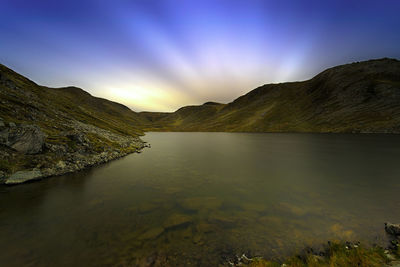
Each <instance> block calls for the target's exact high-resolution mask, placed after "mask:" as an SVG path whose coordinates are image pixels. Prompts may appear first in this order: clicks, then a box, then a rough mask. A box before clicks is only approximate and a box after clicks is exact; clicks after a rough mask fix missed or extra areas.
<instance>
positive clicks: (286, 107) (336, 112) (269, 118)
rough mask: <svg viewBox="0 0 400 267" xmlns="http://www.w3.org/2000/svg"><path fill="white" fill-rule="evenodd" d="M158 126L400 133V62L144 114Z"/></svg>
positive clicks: (347, 68)
mask: <svg viewBox="0 0 400 267" xmlns="http://www.w3.org/2000/svg"><path fill="white" fill-rule="evenodd" d="M140 114H141V116H142V117H144V118H147V119H149V118H151V121H152V126H151V127H148V128H147V130H153V131H229V132H241V131H243V132H396V133H397V132H400V62H399V61H398V60H395V59H386V58H385V59H379V60H370V61H365V62H359V63H352V64H347V65H342V66H337V67H334V68H330V69H327V70H325V71H324V72H322V73H320V74H318V75H317V76H315V77H314V78H312V79H311V80H308V81H303V82H291V83H280V84H267V85H263V86H261V87H258V88H256V89H254V90H252V91H251V92H249V93H247V94H246V95H243V96H241V97H239V98H237V99H235V100H234V101H233V102H231V103H229V104H226V105H224V104H212V105H208V104H207V103H206V104H203V105H201V106H187V107H183V108H180V109H179V110H177V111H176V112H173V113H148V112H147V113H140Z"/></svg>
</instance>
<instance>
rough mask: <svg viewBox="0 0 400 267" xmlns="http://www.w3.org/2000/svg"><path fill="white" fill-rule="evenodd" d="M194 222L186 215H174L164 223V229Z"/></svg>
mask: <svg viewBox="0 0 400 267" xmlns="http://www.w3.org/2000/svg"><path fill="white" fill-rule="evenodd" d="M191 222H192V218H191V217H190V216H187V215H184V214H173V215H171V216H170V217H168V219H167V220H166V221H165V222H164V223H163V226H164V228H166V229H167V228H173V227H178V226H183V225H186V224H189V223H191Z"/></svg>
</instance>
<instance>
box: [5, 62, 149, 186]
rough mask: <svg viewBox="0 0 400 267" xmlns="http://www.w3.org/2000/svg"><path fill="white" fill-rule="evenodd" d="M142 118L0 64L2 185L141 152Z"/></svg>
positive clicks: (111, 103) (105, 101) (97, 99)
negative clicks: (33, 78)
mask: <svg viewBox="0 0 400 267" xmlns="http://www.w3.org/2000/svg"><path fill="white" fill-rule="evenodd" d="M144 123H145V121H144V119H143V118H142V117H140V116H139V115H138V114H137V113H135V112H133V111H131V110H130V109H129V108H127V107H125V106H123V105H121V104H118V103H115V102H111V101H108V100H105V99H101V98H97V97H93V96H91V95H90V94H89V93H87V92H85V91H83V90H82V89H80V88H76V87H67V88H59V89H54V88H48V87H44V86H40V85H37V84H36V83H34V82H32V81H30V80H28V79H27V78H25V77H23V76H21V75H19V74H17V73H15V72H14V71H12V70H10V69H8V68H7V67H5V66H3V65H0V183H6V184H13V183H20V182H24V181H27V180H31V179H37V178H41V177H45V176H52V175H60V174H63V173H67V172H73V171H76V170H80V169H83V168H85V167H87V166H91V165H94V164H99V163H102V162H106V161H109V160H111V159H115V158H118V157H121V156H123V155H126V154H128V153H131V152H134V151H137V150H140V149H141V148H143V146H144V143H143V142H142V141H141V140H140V138H139V135H141V134H143V132H142V131H141V130H140V129H141V128H143V124H144Z"/></svg>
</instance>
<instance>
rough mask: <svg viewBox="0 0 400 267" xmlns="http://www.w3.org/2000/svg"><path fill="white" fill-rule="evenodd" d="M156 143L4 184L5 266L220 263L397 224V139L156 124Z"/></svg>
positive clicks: (374, 235)
mask: <svg viewBox="0 0 400 267" xmlns="http://www.w3.org/2000/svg"><path fill="white" fill-rule="evenodd" d="M144 140H146V141H148V142H150V143H151V145H152V147H151V148H150V149H146V150H144V152H143V153H141V154H132V155H129V156H127V157H125V158H123V159H120V160H117V161H113V162H111V163H108V164H106V165H103V166H99V167H95V168H92V169H89V170H86V171H82V172H79V173H76V174H71V175H66V176H62V177H55V178H50V179H45V180H43V181H39V182H35V183H30V184H24V185H19V186H14V187H0V263H1V265H2V266H26V265H28V266H71V265H76V266H115V265H118V266H136V265H141V266H146V265H151V264H161V265H168V264H169V265H171V266H187V265H189V264H190V265H193V266H196V265H200V266H210V265H211V266H213V265H217V263H221V262H224V261H226V260H227V259H229V258H230V257H232V256H233V255H235V254H242V253H246V254H248V255H252V256H254V255H258V256H265V257H268V258H274V259H279V258H281V257H284V256H285V255H289V254H292V253H295V252H297V251H299V250H301V249H302V248H304V247H305V246H319V245H320V244H323V243H326V241H327V240H333V239H338V240H359V241H362V242H364V243H366V244H370V245H371V244H374V243H378V244H384V242H386V240H385V234H384V230H383V223H384V222H385V221H392V222H400V212H399V208H400V198H399V190H400V179H399V177H400V164H399V158H400V136H396V135H317V134H243V133H148V134H147V135H146V136H145V137H144Z"/></svg>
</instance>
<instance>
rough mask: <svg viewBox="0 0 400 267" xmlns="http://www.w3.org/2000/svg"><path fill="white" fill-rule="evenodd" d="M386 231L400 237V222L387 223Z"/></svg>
mask: <svg viewBox="0 0 400 267" xmlns="http://www.w3.org/2000/svg"><path fill="white" fill-rule="evenodd" d="M385 231H386V233H388V234H389V235H391V236H393V237H400V224H394V223H390V222H387V223H385Z"/></svg>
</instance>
